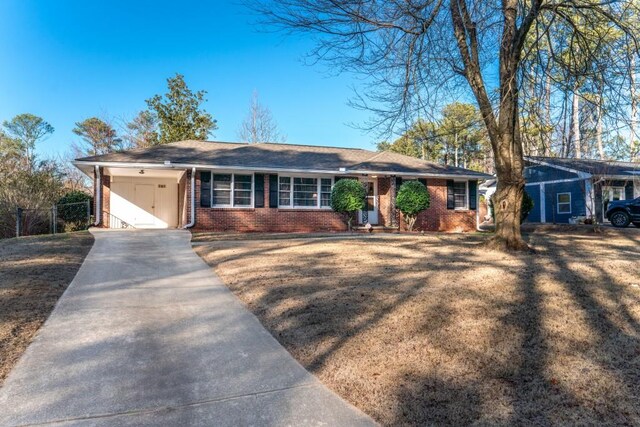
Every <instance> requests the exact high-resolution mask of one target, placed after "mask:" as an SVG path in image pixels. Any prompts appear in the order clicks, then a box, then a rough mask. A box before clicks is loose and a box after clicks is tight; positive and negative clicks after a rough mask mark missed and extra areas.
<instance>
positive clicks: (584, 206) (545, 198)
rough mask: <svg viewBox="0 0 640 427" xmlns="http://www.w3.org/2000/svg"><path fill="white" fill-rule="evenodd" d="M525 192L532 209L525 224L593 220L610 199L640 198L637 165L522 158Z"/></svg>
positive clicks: (639, 168) (600, 216) (601, 215)
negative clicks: (576, 219)
mask: <svg viewBox="0 0 640 427" xmlns="http://www.w3.org/2000/svg"><path fill="white" fill-rule="evenodd" d="M525 162H526V163H525V170H524V176H525V180H526V184H525V190H526V192H527V193H529V195H530V196H531V197H532V198H533V201H534V204H535V207H534V208H533V210H532V211H531V213H530V214H529V217H528V218H527V222H551V223H568V222H569V220H570V219H571V218H580V217H583V218H596V219H597V220H598V222H600V223H602V222H606V218H604V212H605V211H606V209H607V204H608V203H609V201H611V200H628V199H633V198H636V197H640V162H615V161H604V160H591V159H566V158H555V157H525Z"/></svg>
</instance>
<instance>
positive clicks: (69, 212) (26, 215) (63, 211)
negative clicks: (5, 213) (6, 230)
mask: <svg viewBox="0 0 640 427" xmlns="http://www.w3.org/2000/svg"><path fill="white" fill-rule="evenodd" d="M15 223H16V237H21V236H35V235H39V234H58V233H68V232H70V231H80V230H86V229H88V228H89V227H90V226H91V224H92V215H91V201H90V200H85V201H82V202H75V203H59V204H56V205H54V206H52V207H51V208H48V209H22V208H20V207H17V208H16V220H15Z"/></svg>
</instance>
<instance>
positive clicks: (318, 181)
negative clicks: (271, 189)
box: [278, 176, 333, 209]
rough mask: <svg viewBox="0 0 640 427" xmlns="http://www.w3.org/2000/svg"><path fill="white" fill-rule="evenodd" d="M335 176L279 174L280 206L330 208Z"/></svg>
mask: <svg viewBox="0 0 640 427" xmlns="http://www.w3.org/2000/svg"><path fill="white" fill-rule="evenodd" d="M332 186H333V178H322V177H313V176H278V207H280V208H303V209H314V208H315V209H318V208H321V209H330V206H329V200H330V199H331V188H332Z"/></svg>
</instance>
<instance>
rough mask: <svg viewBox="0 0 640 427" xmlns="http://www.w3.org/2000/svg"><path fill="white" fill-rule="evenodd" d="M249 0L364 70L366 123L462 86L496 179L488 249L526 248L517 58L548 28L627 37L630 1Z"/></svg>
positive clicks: (419, 109) (399, 114)
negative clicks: (605, 28) (601, 29)
mask: <svg viewBox="0 0 640 427" xmlns="http://www.w3.org/2000/svg"><path fill="white" fill-rule="evenodd" d="M257 1H258V3H257V4H258V6H257V9H258V10H259V11H260V12H261V13H262V14H263V16H265V17H266V18H265V22H267V23H269V24H276V25H281V26H282V27H283V28H285V29H286V30H290V31H300V32H307V33H312V34H314V35H316V36H318V37H316V39H317V40H318V44H317V46H316V48H315V50H314V52H313V53H314V54H315V55H316V56H317V57H318V58H321V59H325V60H329V61H332V63H333V64H335V65H337V66H338V67H339V69H340V70H347V71H354V72H357V73H362V74H364V75H365V76H366V78H367V81H368V82H370V83H371V84H370V86H369V87H367V90H366V91H367V93H366V95H360V96H358V98H357V99H356V101H355V102H356V103H357V105H359V106H361V107H363V108H368V109H370V110H372V111H374V112H375V113H376V116H377V120H376V121H375V122H374V123H372V126H384V127H386V128H387V129H393V128H395V127H396V126H397V125H398V124H401V123H402V122H404V123H411V122H412V121H413V120H414V119H415V117H416V116H420V115H424V114H428V112H429V111H433V108H434V106H437V105H438V104H439V103H442V101H443V100H445V99H451V98H452V97H456V96H459V95H462V94H464V93H465V92H467V93H468V89H470V91H471V93H472V95H473V97H474V98H475V100H476V102H477V104H478V106H479V109H480V114H481V116H482V119H483V122H484V125H485V127H486V130H487V134H488V137H489V139H490V141H491V146H492V150H493V153H494V159H495V169H496V173H497V178H498V186H497V191H496V193H495V196H494V197H495V217H496V233H495V236H494V237H493V239H492V240H491V246H493V247H496V248H504V249H509V250H528V245H527V244H526V243H525V242H524V240H523V239H522V237H521V234H520V210H521V200H522V196H523V192H524V177H523V168H524V160H523V146H522V140H521V135H520V124H519V121H520V115H519V108H520V100H519V95H520V93H519V90H520V77H521V71H522V64H523V59H524V58H526V57H527V56H528V55H530V54H531V53H532V52H533V51H534V50H535V47H536V46H538V45H539V43H540V41H541V40H543V39H544V38H545V37H553V36H554V32H555V31H556V30H557V27H562V28H563V29H565V30H567V31H568V32H569V36H570V37H575V38H577V39H580V38H581V37H583V36H584V34H581V32H580V29H581V28H588V27H590V26H592V25H593V24H594V23H595V22H606V23H609V24H610V25H611V26H612V27H615V28H617V29H619V30H621V31H623V32H624V33H626V34H628V35H629V36H630V37H632V38H633V37H635V36H634V34H635V33H634V28H633V25H631V24H630V23H629V21H628V20H625V19H624V16H625V12H626V9H628V8H630V7H636V6H635V3H633V2H632V1H631V0H627V1H619V2H611V1H604V0H603V1H597V0H565V1H560V0H502V1H501V2H488V1H480V0H476V1H474V0H402V1H400V0H388V1H384V2H382V1H362V0H276V1H268V2H267V1H260V0H257ZM254 4H255V3H254ZM634 24H636V23H634ZM532 29H535V31H532ZM589 35H591V34H589ZM583 44H584V45H585V46H586V47H587V48H588V47H589V44H587V43H583ZM525 45H527V46H528V47H527V48H525ZM636 47H637V44H636ZM585 54H586V53H585ZM567 60H569V61H570V60H571V58H569V59H567ZM462 81H464V82H466V83H467V84H468V86H466V85H461V82H462Z"/></svg>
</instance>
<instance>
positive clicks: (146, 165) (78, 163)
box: [73, 160, 493, 181]
mask: <svg viewBox="0 0 640 427" xmlns="http://www.w3.org/2000/svg"><path fill="white" fill-rule="evenodd" d="M73 164H74V165H76V166H77V167H80V166H82V165H87V166H93V165H100V166H104V167H120V168H136V169H137V168H140V169H177V168H185V169H188V168H198V169H203V170H221V171H237V170H244V171H253V172H267V173H268V172H276V173H277V172H283V173H306V174H331V175H337V176H341V175H343V176H349V175H390V174H393V175H396V176H409V177H413V176H416V177H424V178H448V179H456V178H457V179H469V180H479V181H484V180H487V179H492V178H493V176H490V175H486V176H482V175H481V176H478V175H472V174H446V173H424V172H394V171H389V170H386V171H384V170H380V171H378V170H358V169H354V170H349V169H347V170H330V169H295V168H274V167H247V166H213V165H206V164H192V163H171V166H169V167H167V165H166V164H158V163H126V162H85V161H82V160H76V161H74V162H73Z"/></svg>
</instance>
